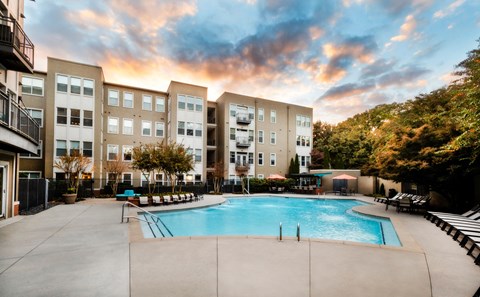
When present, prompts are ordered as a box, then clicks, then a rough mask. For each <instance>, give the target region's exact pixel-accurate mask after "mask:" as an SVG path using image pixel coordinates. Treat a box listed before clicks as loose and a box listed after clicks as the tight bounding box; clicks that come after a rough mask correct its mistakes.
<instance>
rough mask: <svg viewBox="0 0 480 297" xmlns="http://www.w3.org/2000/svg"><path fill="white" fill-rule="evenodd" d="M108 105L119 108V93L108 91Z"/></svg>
mask: <svg viewBox="0 0 480 297" xmlns="http://www.w3.org/2000/svg"><path fill="white" fill-rule="evenodd" d="M108 105H111V106H118V91H117V90H108Z"/></svg>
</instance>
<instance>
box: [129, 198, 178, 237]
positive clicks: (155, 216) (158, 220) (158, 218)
mask: <svg viewBox="0 0 480 297" xmlns="http://www.w3.org/2000/svg"><path fill="white" fill-rule="evenodd" d="M125 205H128V206H133V207H135V208H137V209H140V210H141V211H143V212H145V213H148V214H149V215H150V216H151V217H152V218H156V219H157V222H155V223H156V224H158V222H160V223H162V225H163V227H165V229H166V230H167V231H168V234H170V236H172V237H173V234H172V232H170V230H169V229H168V227H167V226H166V225H165V223H164V222H163V221H162V219H160V217H159V216H157V215H156V214H153V213H151V212H149V211H148V210H146V209H144V208H141V207H140V206H137V205H135V204H133V203H132V202H128V201H126V202H125V203H123V205H122V223H123V219H124V218H127V223H129V221H130V218H131V217H132V216H125ZM137 219H138V218H137ZM139 220H140V219H139ZM141 221H143V220H141Z"/></svg>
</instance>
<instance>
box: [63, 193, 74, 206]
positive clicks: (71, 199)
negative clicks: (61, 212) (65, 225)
mask: <svg viewBox="0 0 480 297" xmlns="http://www.w3.org/2000/svg"><path fill="white" fill-rule="evenodd" d="M62 197H63V199H65V204H74V203H75V200H77V194H63V195H62Z"/></svg>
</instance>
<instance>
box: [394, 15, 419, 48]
mask: <svg viewBox="0 0 480 297" xmlns="http://www.w3.org/2000/svg"><path fill="white" fill-rule="evenodd" d="M416 27H417V21H416V20H415V18H414V17H413V15H411V14H409V15H407V16H406V17H405V22H404V23H403V24H402V26H401V27H400V32H399V34H398V35H396V36H393V37H392V38H390V40H391V41H394V42H400V41H405V40H407V39H410V38H411V37H412V36H413V34H414V33H415V28H416Z"/></svg>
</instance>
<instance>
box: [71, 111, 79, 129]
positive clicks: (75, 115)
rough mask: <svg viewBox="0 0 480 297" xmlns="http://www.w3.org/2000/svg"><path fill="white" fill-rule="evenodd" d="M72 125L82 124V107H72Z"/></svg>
mask: <svg viewBox="0 0 480 297" xmlns="http://www.w3.org/2000/svg"><path fill="white" fill-rule="evenodd" d="M70 125H72V126H80V109H70Z"/></svg>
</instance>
